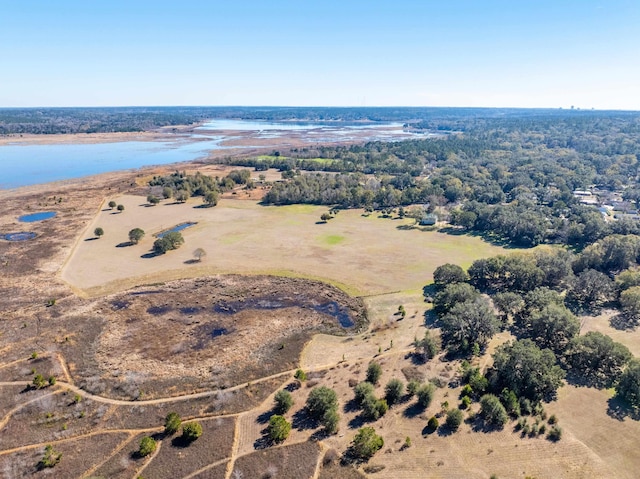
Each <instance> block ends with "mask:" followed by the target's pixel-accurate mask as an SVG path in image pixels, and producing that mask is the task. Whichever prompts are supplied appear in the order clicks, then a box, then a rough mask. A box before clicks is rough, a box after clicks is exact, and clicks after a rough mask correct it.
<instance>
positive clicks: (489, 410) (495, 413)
mask: <svg viewBox="0 0 640 479" xmlns="http://www.w3.org/2000/svg"><path fill="white" fill-rule="evenodd" d="M480 415H481V416H482V418H483V419H484V421H485V422H486V423H487V424H491V425H492V426H495V427H497V428H500V429H502V428H503V427H504V425H505V424H506V423H507V421H509V416H508V415H507V411H506V410H505V408H504V406H503V405H502V403H501V402H500V399H498V398H497V397H496V396H494V395H493V394H485V395H484V396H482V397H481V398H480Z"/></svg>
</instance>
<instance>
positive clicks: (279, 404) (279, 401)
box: [273, 389, 293, 414]
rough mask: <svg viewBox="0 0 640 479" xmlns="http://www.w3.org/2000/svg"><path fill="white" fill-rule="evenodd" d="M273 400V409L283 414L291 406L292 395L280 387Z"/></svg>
mask: <svg viewBox="0 0 640 479" xmlns="http://www.w3.org/2000/svg"><path fill="white" fill-rule="evenodd" d="M273 399H274V401H275V403H276V404H275V410H276V412H277V413H278V414H284V413H286V412H287V411H289V409H291V406H293V397H291V393H290V392H289V391H287V390H286V389H281V390H280V391H278V392H277V393H276V395H275V397H274V398H273Z"/></svg>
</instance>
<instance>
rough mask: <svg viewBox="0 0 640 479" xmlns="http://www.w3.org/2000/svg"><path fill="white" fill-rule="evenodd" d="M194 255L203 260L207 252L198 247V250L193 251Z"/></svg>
mask: <svg viewBox="0 0 640 479" xmlns="http://www.w3.org/2000/svg"><path fill="white" fill-rule="evenodd" d="M193 256H194V257H195V258H196V259H197V260H198V261H202V258H204V257H205V256H207V252H206V251H205V250H203V249H202V248H196V250H195V251H194V252H193Z"/></svg>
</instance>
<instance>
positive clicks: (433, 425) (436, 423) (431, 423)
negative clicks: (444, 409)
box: [427, 416, 440, 432]
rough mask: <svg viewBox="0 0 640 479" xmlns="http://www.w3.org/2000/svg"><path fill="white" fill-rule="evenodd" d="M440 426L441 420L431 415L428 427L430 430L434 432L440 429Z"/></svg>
mask: <svg viewBox="0 0 640 479" xmlns="http://www.w3.org/2000/svg"><path fill="white" fill-rule="evenodd" d="M439 426H440V421H438V418H437V417H435V416H431V417H430V418H429V421H428V422H427V427H428V428H429V430H430V431H431V432H434V431H435V430H436V429H438V427H439Z"/></svg>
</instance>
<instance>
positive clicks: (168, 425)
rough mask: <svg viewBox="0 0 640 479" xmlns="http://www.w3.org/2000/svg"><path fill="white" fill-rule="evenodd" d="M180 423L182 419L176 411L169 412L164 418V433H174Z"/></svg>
mask: <svg viewBox="0 0 640 479" xmlns="http://www.w3.org/2000/svg"><path fill="white" fill-rule="evenodd" d="M181 425H182V419H180V416H179V415H178V413H176V412H170V413H169V414H167V417H165V418H164V433H165V434H168V435H172V434H175V433H176V432H178V429H180V426H181Z"/></svg>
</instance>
